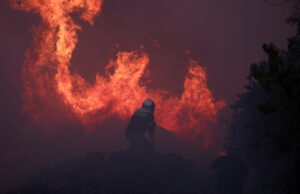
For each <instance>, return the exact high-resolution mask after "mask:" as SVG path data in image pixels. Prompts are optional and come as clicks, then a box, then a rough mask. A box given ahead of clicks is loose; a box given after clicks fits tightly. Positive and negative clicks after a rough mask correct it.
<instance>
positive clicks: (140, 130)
mask: <svg viewBox="0 0 300 194" xmlns="http://www.w3.org/2000/svg"><path fill="white" fill-rule="evenodd" d="M155 127H156V124H155V122H154V116H153V113H152V112H151V111H148V110H147V109H145V108H141V109H137V110H136V111H135V113H134V114H133V116H132V117H131V120H130V122H129V124H128V126H127V128H126V132H125V136H126V138H127V139H128V140H129V143H130V150H131V151H133V152H135V153H149V152H153V151H154V146H153V139H152V138H153V133H154V131H155ZM146 131H148V132H149V135H150V138H151V141H152V142H151V143H150V142H149V141H148V140H147V139H146V138H145V136H144V134H145V132H146Z"/></svg>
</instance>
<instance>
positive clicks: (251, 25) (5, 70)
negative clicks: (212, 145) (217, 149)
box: [0, 0, 295, 189]
mask: <svg viewBox="0 0 300 194" xmlns="http://www.w3.org/2000/svg"><path fill="white" fill-rule="evenodd" d="M291 8H292V6H291V5H290V4H287V5H284V6H270V5H267V4H266V3H264V1H263V0H227V1H222V0H218V1H211V0H202V1H198V0H184V1H183V0H172V1H171V0H147V1H146V0H145V1H140V0H127V1H124V0H104V4H103V7H102V12H101V14H100V15H99V16H97V17H96V19H95V24H94V26H90V25H89V24H88V23H85V22H83V21H81V20H80V19H79V17H78V16H77V15H76V14H74V16H73V17H74V18H75V21H76V22H77V23H78V24H80V25H81V26H82V30H81V31H80V32H79V33H78V34H79V42H78V44H77V47H76V50H75V51H74V54H73V58H72V61H71V62H72V66H71V71H73V72H78V73H79V74H80V75H82V76H83V77H84V78H85V79H87V80H88V81H89V82H91V83H92V82H93V81H94V79H95V72H99V73H100V74H101V73H103V71H104V67H105V65H107V64H108V60H109V59H110V58H113V57H114V54H115V53H116V51H131V50H134V49H137V48H139V47H140V46H141V45H143V46H144V51H145V52H146V53H147V54H148V55H149V58H150V65H149V71H150V72H151V74H150V77H149V79H150V80H152V81H151V82H150V83H149V85H148V87H150V88H160V89H167V90H170V91H172V92H173V93H174V94H176V95H179V94H180V92H181V91H182V89H183V88H182V86H183V80H184V73H185V71H186V65H187V60H188V59H189V58H191V59H195V60H197V61H198V63H199V64H200V65H201V66H203V67H205V69H206V71H207V74H208V86H209V88H210V89H211V90H212V92H213V95H214V96H215V97H216V99H222V100H225V101H226V103H227V105H230V104H231V103H233V102H234V100H235V99H236V95H237V94H238V93H239V92H242V90H243V85H244V84H245V83H246V79H245V78H246V76H247V74H248V70H249V65H250V64H251V63H253V62H257V61H259V60H262V59H265V57H266V56H265V55H264V54H263V51H262V49H261V46H262V44H263V43H268V42H274V43H275V44H276V45H278V46H279V47H281V48H285V41H286V38H287V37H289V36H291V35H292V34H293V33H294V32H295V29H294V28H293V27H291V26H288V25H286V24H285V22H284V20H285V19H286V18H287V17H288V16H289V14H290V12H291ZM39 24H40V20H39V17H38V16H37V15H35V14H34V13H25V12H21V11H16V10H13V9H11V8H10V7H9V3H8V1H7V0H6V1H1V3H0V64H1V71H0V79H1V81H0V92H1V96H0V100H1V101H0V102H1V106H0V107H1V112H0V115H1V118H0V121H1V131H0V189H2V188H9V187H11V186H15V185H18V184H21V183H22V182H24V180H26V179H28V177H29V176H31V175H32V174H34V172H37V171H38V170H40V169H42V168H44V167H46V166H47V165H50V164H53V163H55V162H57V161H60V160H63V159H65V158H67V157H70V156H74V155H76V154H82V153H84V152H87V151H94V150H105V149H107V150H109V149H111V150H117V149H120V148H122V149H123V148H125V147H126V140H125V138H124V137H123V133H122V129H123V128H124V127H125V126H126V122H125V121H120V122H119V121H117V122H116V119H114V118H112V119H111V120H108V121H106V122H105V123H104V124H103V125H102V126H99V130H98V131H96V132H85V131H84V130H82V128H81V127H80V125H79V124H77V123H73V122H68V121H66V122H65V123H63V124H62V125H60V126H57V128H55V129H51V130H49V129H47V130H46V129H44V128H43V127H42V126H37V125H34V124H33V123H32V122H31V119H30V116H29V115H26V114H23V113H22V103H23V101H22V89H23V85H22V79H21V66H22V64H23V63H24V60H25V57H24V54H25V52H26V49H28V48H29V47H30V46H31V45H32V43H33V31H32V26H33V25H39ZM155 42H156V43H155ZM157 43H158V44H159V46H158V44H157ZM116 44H118V45H119V47H118V48H117V47H116ZM186 50H189V55H187V54H186ZM104 128H105V129H104ZM220 133H221V132H220ZM169 136H172V135H170V134H169ZM172 138H173V137H172ZM172 138H171V139H172ZM217 139H218V138H217ZM161 141H164V139H162V140H161ZM217 143H219V144H221V143H220V142H217ZM161 145H163V146H167V144H163V143H161ZM176 146H177V147H176ZM176 146H175V145H174V147H176V148H178V145H176ZM182 149H183V148H182ZM184 149H186V152H188V149H190V148H184ZM205 154H206V155H205ZM205 154H202V156H204V155H205V156H207V155H209V153H205Z"/></svg>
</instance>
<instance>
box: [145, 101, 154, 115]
mask: <svg viewBox="0 0 300 194" xmlns="http://www.w3.org/2000/svg"><path fill="white" fill-rule="evenodd" d="M142 107H143V108H144V109H146V110H148V111H150V112H151V113H153V112H154V109H155V104H154V102H153V100H151V99H146V100H145V101H144V102H143V105H142Z"/></svg>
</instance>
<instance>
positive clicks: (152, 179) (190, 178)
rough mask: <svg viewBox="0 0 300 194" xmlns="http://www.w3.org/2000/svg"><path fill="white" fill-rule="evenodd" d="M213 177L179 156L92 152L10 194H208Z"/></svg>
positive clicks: (52, 169)
mask: <svg viewBox="0 0 300 194" xmlns="http://www.w3.org/2000/svg"><path fill="white" fill-rule="evenodd" d="M207 180H209V178H208V177H207V176H204V175H203V174H201V173H200V172H199V170H198V169H197V167H196V166H195V165H194V164H193V163H192V162H190V161H187V160H184V159H183V158H181V157H180V156H178V155H175V154H164V155H160V154H156V155H151V156H150V155H148V156H145V155H144V156H141V155H135V154H131V153H128V152H119V153H111V154H109V153H107V154H103V153H89V154H87V155H86V156H84V157H80V158H77V159H73V160H69V161H67V162H64V163H61V164H58V165H56V166H54V167H51V168H49V169H48V170H47V171H45V172H43V173H41V174H40V175H38V176H36V177H33V178H32V180H31V181H30V182H29V183H28V184H27V185H26V186H24V187H23V188H22V189H19V190H15V191H12V192H9V193H30V194H32V193H33V194H34V193H43V194H47V193H129V194H134V193H205V194H209V193H210V192H209V183H208V181H207Z"/></svg>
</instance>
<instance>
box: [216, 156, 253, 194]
mask: <svg viewBox="0 0 300 194" xmlns="http://www.w3.org/2000/svg"><path fill="white" fill-rule="evenodd" d="M211 168H212V169H216V170H217V172H216V174H215V178H216V187H217V188H216V189H217V192H218V193H219V194H242V193H243V183H244V182H245V181H246V179H247V176H248V168H247V166H246V164H245V163H244V162H243V160H242V159H240V158H239V157H238V156H236V155H234V154H229V155H226V156H221V157H219V158H217V159H216V160H215V161H214V162H213V163H212V165H211Z"/></svg>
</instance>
